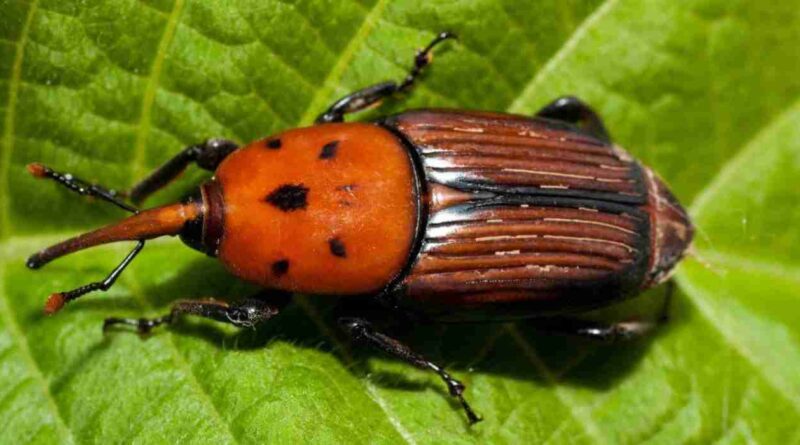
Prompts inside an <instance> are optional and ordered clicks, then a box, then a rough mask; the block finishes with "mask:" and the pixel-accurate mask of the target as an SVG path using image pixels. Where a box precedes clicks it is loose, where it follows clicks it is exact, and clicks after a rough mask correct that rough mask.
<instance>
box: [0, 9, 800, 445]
mask: <svg viewBox="0 0 800 445" xmlns="http://www.w3.org/2000/svg"><path fill="white" fill-rule="evenodd" d="M799 6H800V3H798V2H797V1H796V0H792V1H784V2H778V3H775V2H751V1H746V0H738V1H737V0H734V1H721V0H686V1H681V2H675V1H672V0H652V1H644V0H640V1H634V0H631V1H624V0H605V1H601V0H571V1H556V0H542V1H539V2H536V4H535V5H532V4H530V2H526V1H521V0H454V1H449V2H427V1H422V0H402V1H388V0H361V1H358V0H345V1H320V0H298V1H291V2H285V1H273V0H269V1H260V0H259V1H257V0H239V1H227V0H216V1H198V0H147V1H139V2H137V1H133V0H102V1H97V2H88V3H87V2H82V1H77V0H76V1H72V0H29V1H22V0H0V122H2V124H1V126H2V133H0V136H1V137H2V141H0V150H1V151H0V442H3V443H88V442H102V443H108V442H115V443H118V442H124V443H129V442H143V443H175V442H186V441H193V442H200V443H295V442H313V443H420V444H422V443H487V442H488V443H541V442H544V443H676V442H683V443H711V442H715V441H717V442H720V443H741V442H748V443H749V442H761V443H797V442H798V441H800V433H798V429H797V424H798V422H800V249H798V246H800V231H799V230H798V227H800V185H799V184H798V181H797V178H798V176H800V130H798V129H800V105H799V103H800V102H799V101H798V97H799V94H798V93H800V77H798V76H797V75H796V74H797V72H799V69H800V54H799V53H798V50H797V48H798V45H797V42H798V41H800V7H799ZM444 29H447V30H453V31H455V32H457V33H458V34H459V35H460V37H461V39H460V40H459V42H457V43H455V44H448V45H445V46H443V47H442V48H440V49H439V50H437V53H436V63H434V65H433V66H432V68H431V69H430V70H429V71H428V72H427V73H426V74H425V75H424V76H423V78H422V80H421V82H420V83H419V84H418V85H417V87H416V88H415V90H414V91H413V93H412V94H410V95H408V96H407V97H406V98H404V99H405V100H403V101H390V102H389V103H387V104H385V105H384V106H383V107H382V108H380V109H379V110H377V111H375V112H377V113H388V112H392V111H397V110H401V109H403V108H405V107H419V106H440V107H442V106H443V107H463V108H472V109H487V110H507V111H513V112H518V113H523V114H532V113H534V112H535V110H537V109H538V108H539V107H541V106H542V105H544V104H546V103H547V102H549V101H551V100H553V99H554V98H556V97H558V96H560V95H564V94H573V95H577V96H580V97H582V98H584V99H585V100H586V101H587V102H589V103H591V104H592V105H593V106H594V107H595V108H596V109H597V110H598V112H599V113H600V114H601V115H602V116H603V117H604V118H605V120H606V124H607V126H608V128H609V129H610V131H611V133H612V135H613V136H614V138H615V140H616V141H617V142H618V143H619V144H620V145H622V146H624V147H626V148H627V149H628V150H629V151H631V152H632V153H633V154H635V155H636V156H637V157H639V158H640V159H642V161H643V162H644V163H646V164H648V165H650V166H652V167H653V168H654V169H655V170H656V171H657V172H658V173H659V174H660V175H661V176H662V177H663V178H664V179H665V181H666V182H667V183H669V184H670V185H671V187H672V188H673V190H674V191H675V193H676V194H677V195H678V197H679V198H680V199H681V201H682V202H684V203H686V204H687V206H688V207H689V208H691V213H692V215H693V217H694V219H695V222H696V224H697V227H698V234H697V240H696V245H695V249H694V255H693V257H692V258H689V259H687V260H686V261H685V263H684V265H683V266H682V267H681V268H680V270H679V272H678V274H677V278H678V283H679V291H678V293H677V294H676V298H675V299H674V304H673V307H672V309H671V313H670V314H671V322H670V323H669V324H668V325H666V326H665V327H664V328H663V329H660V330H659V332H658V334H657V335H655V336H653V337H652V338H650V339H648V340H645V341H639V342H633V343H628V344H620V345H614V346H611V347H598V346H596V345H593V344H588V343H584V342H581V341H577V340H574V339H565V338H560V337H553V336H547V335H542V334H540V333H537V332H536V331H535V330H534V329H533V328H532V327H531V326H530V325H529V324H525V323H519V324H511V325H505V324H498V325H472V326H450V327H426V328H422V329H419V330H415V332H414V333H413V335H412V343H414V344H415V346H416V347H417V348H418V349H420V350H421V351H423V352H424V353H425V354H427V355H429V356H430V357H432V358H435V359H436V360H438V361H440V362H442V363H444V364H447V365H448V367H449V368H451V369H452V371H453V373H454V374H455V375H456V376H458V377H460V378H462V379H463V381H464V382H465V383H466V385H467V387H468V391H467V396H468V397H469V399H470V401H471V402H472V403H473V405H474V406H475V408H476V409H477V410H478V411H479V412H480V413H481V414H482V415H483V416H484V417H485V419H486V420H485V421H484V422H482V423H480V424H478V425H477V426H475V427H473V428H469V427H467V426H466V425H465V421H464V418H463V414H462V413H461V412H460V411H459V410H458V408H457V406H456V405H454V404H453V403H452V402H451V401H450V400H448V399H447V397H446V392H445V389H444V388H443V387H442V385H441V383H440V382H439V381H438V380H436V379H435V378H434V377H431V376H429V375H427V374H426V373H423V372H421V371H419V370H416V369H413V368H411V367H409V366H408V365H405V364H402V363H399V362H396V361H393V360H390V359H387V358H385V357H383V356H380V355H374V354H371V353H370V352H366V351H361V350H358V349H352V348H350V347H349V346H348V345H347V343H346V342H345V341H344V340H345V339H344V338H343V337H342V336H341V334H340V333H338V332H337V330H336V327H335V325H334V324H333V323H331V317H330V310H331V303H330V302H329V301H327V300H325V299H319V298H311V297H304V296H300V297H298V298H297V299H296V301H295V304H293V305H292V306H290V307H289V308H288V309H287V310H286V311H285V313H284V314H282V315H281V317H279V318H277V319H275V320H273V322H270V323H269V324H268V325H267V326H264V327H263V328H259V329H258V330H257V331H250V330H245V331H238V330H236V329H230V328H227V327H224V326H218V325H216V324H214V323H212V322H204V321H196V320H194V321H186V322H185V323H182V324H180V325H179V326H176V327H175V328H174V329H172V330H169V331H166V330H165V331H160V332H158V333H157V334H155V335H153V336H151V337H149V338H148V339H146V340H144V341H143V340H141V339H140V338H138V337H137V336H135V335H124V334H116V335H108V336H105V337H104V336H103V335H102V333H101V332H100V326H101V324H102V320H103V318H105V317H106V316H110V315H127V316H142V315H146V316H154V315H158V314H161V313H164V312H165V311H167V310H168V307H169V305H170V302H171V301H173V300H175V299H178V298H187V297H207V296H216V297H220V298H224V297H232V298H235V297H241V296H244V295H247V294H248V293H249V292H250V291H251V290H252V289H251V288H249V287H248V286H247V285H244V284H242V283H239V282H238V281H236V280H235V279H233V278H231V277H230V276H229V275H228V274H227V273H226V272H225V271H224V270H223V269H222V267H221V266H220V265H219V264H217V263H216V262H215V261H213V260H211V259H208V258H205V257H202V256H201V255H199V254H197V253H196V252H193V251H189V250H188V249H185V248H183V247H182V246H181V245H180V243H179V242H178V241H177V240H165V241H156V242H151V243H149V244H148V247H147V248H146V249H145V251H144V252H143V253H142V255H141V256H140V258H139V259H137V261H136V262H135V263H134V265H133V266H132V267H131V268H130V269H129V270H128V271H126V273H125V274H124V275H123V276H122V278H121V279H120V281H119V282H118V283H117V284H116V285H115V286H114V287H113V288H112V289H111V290H110V291H109V292H107V293H106V294H98V295H91V296H87V297H86V298H84V299H82V300H81V301H80V302H76V303H75V304H72V305H70V307H69V308H68V309H67V310H65V311H63V313H60V314H59V315H58V316H57V317H52V318H45V317H44V316H42V315H41V306H42V303H43V301H44V298H45V297H46V296H47V295H48V294H49V293H51V292H53V291H56V290H63V289H69V288H72V287H75V286H77V285H81V284H84V283H86V282H88V281H91V280H95V279H98V278H100V277H102V276H104V275H105V274H106V273H108V271H109V270H110V269H111V268H112V267H113V266H114V265H115V264H116V263H117V262H118V261H119V260H120V259H121V258H122V256H124V255H125V253H126V251H127V250H126V249H128V248H130V246H127V245H124V244H121V245H114V246H108V247H102V248H97V249H92V250H90V251H86V252H82V253H80V254H76V255H74V256H72V257H70V258H68V259H64V260H60V261H57V262H54V263H53V264H51V265H48V266H47V267H46V268H44V269H43V270H41V271H37V272H36V273H34V272H31V271H29V270H27V269H25V267H24V264H23V262H24V259H25V257H26V256H27V255H28V254H29V253H31V252H33V251H35V250H37V249H39V248H41V247H42V246H44V245H47V244H49V243H51V242H53V241H56V240H59V239H61V238H63V237H65V236H69V235H72V234H74V233H77V232H78V231H81V230H87V229H89V228H92V227H96V226H98V225H100V224H103V223H106V222H108V221H110V220H113V219H115V218H118V217H120V216H121V215H120V212H119V211H118V210H117V209H114V208H111V207H110V206H107V205H103V204H102V203H98V202H86V201H85V200H82V199H81V198H78V197H75V196H72V195H70V194H68V193H67V192H66V191H64V190H61V189H58V188H56V187H55V186H54V185H53V184H46V183H37V182H35V181H34V180H33V179H32V178H31V177H29V176H28V174H27V173H26V172H25V169H24V166H25V164H27V163H29V162H32V161H41V162H44V163H46V164H48V165H52V166H54V167H57V168H58V169H60V170H64V171H69V172H71V173H74V174H76V175H78V176H80V177H83V178H86V179H89V180H92V181H98V182H100V183H102V184H106V185H109V186H112V187H118V188H124V187H126V186H127V185H129V184H131V183H132V182H133V181H134V180H135V179H136V178H140V177H142V176H143V175H144V174H146V172H148V171H149V170H150V169H152V168H153V167H155V166H156V165H158V164H160V163H161V162H163V161H165V160H166V159H168V158H169V157H170V156H171V155H172V154H174V153H176V152H177V151H178V150H179V149H180V148H182V147H183V146H186V145H188V144H191V143H194V142H197V141H199V140H202V139H205V138H207V137H210V136H219V137H227V138H232V139H234V140H237V141H242V142H245V141H248V140H251V139H254V138H257V137H262V136H264V135H267V134H270V133H273V132H277V131H280V130H282V129H286V128H291V127H295V126H298V125H306V124H309V123H310V122H311V121H313V118H314V117H315V116H316V114H317V113H319V112H321V111H322V110H323V109H324V108H325V107H326V106H327V105H328V104H329V103H330V102H331V101H332V100H334V99H336V98H338V97H340V96H341V95H343V94H345V93H347V92H349V91H352V90H353V89H355V88H358V87H362V86H365V85H368V84H371V83H375V82H378V81H382V80H386V79H388V78H391V79H399V78H401V76H403V75H404V71H405V70H406V69H407V68H408V66H409V64H410V62H411V60H412V57H413V51H414V49H415V48H417V47H419V46H422V45H423V44H425V43H426V42H427V41H428V40H430V39H431V38H432V37H433V35H434V34H435V33H436V32H438V31H440V30H444ZM375 112H370V113H375ZM203 177H204V175H203V174H202V173H200V172H196V171H192V172H191V173H189V174H186V175H184V177H183V178H181V179H180V180H179V181H177V183H176V184H174V185H173V186H171V187H170V189H169V190H168V191H165V192H164V193H162V194H160V195H159V196H158V197H156V198H154V199H153V200H151V203H153V204H157V203H163V202H168V201H171V200H175V199H177V198H179V197H180V196H181V194H182V193H184V192H186V191H188V190H189V189H190V187H191V185H192V184H193V183H196V182H197V181H198V180H200V179H201V178H203ZM661 295H662V294H661V292H660V291H659V290H656V291H653V292H649V293H647V294H645V295H644V296H643V297H642V298H640V299H638V301H634V302H632V303H631V304H629V305H626V307H625V308H623V309H622V311H626V310H627V311H629V312H630V311H633V312H634V313H639V312H642V313H645V312H647V311H650V310H651V309H652V308H653V307H656V308H657V306H658V304H659V303H658V302H659V301H660V298H661ZM601 315H602V314H601Z"/></svg>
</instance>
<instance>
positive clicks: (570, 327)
mask: <svg viewBox="0 0 800 445" xmlns="http://www.w3.org/2000/svg"><path fill="white" fill-rule="evenodd" d="M658 324H659V323H658V322H656V321H641V320H631V321H625V322H617V323H600V322H594V321H589V320H581V319H578V318H567V317H552V318H545V319H542V320H536V321H535V322H534V325H533V326H534V327H535V328H536V329H538V330H541V331H543V332H548V333H553V334H565V335H571V336H576V337H583V338H587V339H589V340H595V341H599V342H602V343H613V342H615V341H619V340H631V339H634V338H638V337H642V336H644V335H646V334H648V333H650V332H651V331H653V329H655V328H656V326H657V325H658Z"/></svg>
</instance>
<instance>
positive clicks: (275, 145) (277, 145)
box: [267, 139, 281, 150]
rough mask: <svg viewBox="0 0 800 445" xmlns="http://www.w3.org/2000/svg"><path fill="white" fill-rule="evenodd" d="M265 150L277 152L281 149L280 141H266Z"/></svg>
mask: <svg viewBox="0 0 800 445" xmlns="http://www.w3.org/2000/svg"><path fill="white" fill-rule="evenodd" d="M267 148H269V149H270V150H277V149H279V148H281V140H280V139H270V140H268V141H267Z"/></svg>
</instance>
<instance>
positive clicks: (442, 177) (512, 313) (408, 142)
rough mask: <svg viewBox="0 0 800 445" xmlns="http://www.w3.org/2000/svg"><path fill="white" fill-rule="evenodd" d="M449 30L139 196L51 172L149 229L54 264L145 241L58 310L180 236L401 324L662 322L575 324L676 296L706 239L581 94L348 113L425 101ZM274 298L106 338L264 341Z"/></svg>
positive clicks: (420, 360)
mask: <svg viewBox="0 0 800 445" xmlns="http://www.w3.org/2000/svg"><path fill="white" fill-rule="evenodd" d="M450 37H453V35H452V34H450V33H447V32H444V33H441V34H439V35H438V36H437V37H436V38H435V39H434V40H433V41H432V42H431V43H430V44H429V45H428V46H427V47H425V48H424V49H422V50H420V51H418V52H417V54H416V57H415V58H414V65H413V68H412V69H411V71H410V72H409V73H408V75H407V76H406V77H405V78H404V79H403V80H402V81H401V82H392V81H388V82H382V83H378V84H376V85H372V86H369V87H367V88H364V89H362V90H359V91H356V92H354V93H352V94H349V95H347V96H345V97H343V98H341V99H339V100H338V101H336V102H335V103H334V104H333V105H331V106H330V108H328V109H327V110H326V111H325V112H324V113H322V114H321V115H320V116H319V117H318V118H317V120H316V123H315V125H313V126H310V127H307V128H298V129H292V130H288V131H285V132H283V133H280V134H276V135H273V136H270V137H267V138H265V139H261V140H257V141H255V142H251V143H250V144H247V145H245V146H243V147H239V146H237V144H235V143H233V142H231V141H228V140H223V139H209V140H207V141H205V142H203V143H201V144H198V145H192V146H190V147H188V148H186V149H184V150H183V151H181V152H180V153H178V155H177V156H175V157H174V158H172V159H170V160H169V161H168V162H166V163H165V164H163V165H162V166H161V167H159V168H157V169H156V170H155V171H154V172H153V173H151V174H150V175H149V176H148V177H146V178H145V179H144V180H142V181H141V182H139V183H138V184H136V185H135V186H134V187H133V188H131V189H130V190H129V191H126V192H122V193H117V192H115V191H113V190H111V189H108V188H105V187H102V186H99V185H97V184H91V183H88V182H86V181H83V180H80V179H78V178H76V177H75V176H73V175H70V174H64V173H59V172H57V171H55V170H52V169H50V168H48V167H45V166H43V165H41V164H31V165H29V166H28V170H29V171H30V172H31V173H32V174H33V175H34V176H36V177H41V178H50V179H53V180H55V181H57V182H59V183H60V184H62V185H63V186H66V187H67V188H69V189H71V190H73V191H75V192H77V193H80V194H83V195H90V196H94V197H97V198H100V199H103V200H105V201H108V202H110V203H112V204H115V205H117V206H119V207H120V208H122V209H124V210H127V211H129V212H131V213H133V215H132V216H130V217H128V218H126V219H123V220H122V221H120V222H118V223H116V224H111V225H108V226H106V227H103V228H100V229H98V230H95V231H92V232H88V233H85V234H82V235H80V236H77V237H75V238H72V239H69V240H66V241H64V242H61V243H58V244H55V245H53V246H51V247H48V248H46V249H44V250H42V251H40V252H38V253H36V254H34V255H33V256H31V257H30V258H29V259H28V261H27V265H28V267H30V268H32V269H36V268H39V267H41V266H43V265H44V264H46V263H48V262H50V261H52V260H53V259H55V258H58V257H60V256H63V255H66V254H69V253H72V252H75V251H77V250H81V249H85V248H88V247H91V246H96V245H98V244H104V243H111V242H117V241H124V240H132V241H137V244H136V246H135V247H134V249H133V250H132V251H131V252H130V253H129V254H128V255H127V256H126V257H125V259H124V260H123V261H122V262H121V263H120V264H119V265H118V266H117V267H116V268H115V269H114V270H113V271H112V272H111V274H110V275H108V277H106V278H105V279H104V280H103V281H100V282H96V283H91V284H88V285H85V286H81V287H79V288H77V289H73V290H70V291H66V292H58V293H54V294H52V295H51V296H50V297H49V299H48V300H47V303H46V305H45V312H46V313H47V314H53V313H55V312H57V311H58V310H60V309H61V308H62V307H63V306H64V304H65V303H67V302H69V301H72V300H74V299H76V298H78V297H80V296H81V295H84V294H86V293H88V292H91V291H95V290H102V291H105V290H108V289H109V288H110V287H111V286H112V285H113V284H114V281H115V280H116V279H117V278H118V277H119V276H120V274H121V273H122V272H123V270H124V269H125V267H126V266H127V265H128V264H130V262H131V261H132V260H133V259H134V257H135V256H136V255H137V254H138V253H139V252H140V251H141V250H142V247H143V246H144V243H145V240H148V239H151V238H155V237H159V236H164V235H172V236H174V235H178V236H180V238H181V239H182V240H183V241H184V242H185V243H186V244H187V245H189V246H190V247H192V248H194V249H197V250H199V251H201V252H204V253H206V254H208V255H210V256H213V257H216V258H218V259H219V260H220V261H221V262H222V263H223V264H224V265H225V267H226V268H227V269H228V270H230V272H231V273H232V274H233V275H235V276H237V277H239V278H242V279H244V280H247V281H250V282H253V283H257V284H258V285H260V286H262V287H264V288H265V289H274V290H276V291H284V292H303V293H310V294H326V295H335V296H340V297H346V296H349V297H351V299H352V301H359V300H358V298H361V299H362V300H360V301H365V300H364V299H367V301H369V302H370V303H371V302H378V303H380V305H381V307H383V308H384V310H385V311H388V313H389V314H391V315H393V316H395V315H400V314H410V315H413V319H414V320H427V321H434V322H463V321H472V322H481V321H483V322H487V321H498V320H509V319H521V318H531V319H534V323H538V324H540V325H541V326H543V327H544V328H545V329H547V330H550V331H560V332H565V333H573V334H577V335H582V336H585V337H590V338H597V339H602V340H611V339H614V338H619V337H629V336H632V335H636V334H640V333H642V332H644V331H645V330H647V329H648V328H649V327H652V325H654V323H655V322H651V323H647V322H637V323H630V322H627V323H616V324H610V325H603V324H600V323H597V322H588V321H580V320H578V319H575V318H572V314H575V313H579V312H581V311H586V310H590V309H594V308H598V307H602V306H606V305H609V304H611V303H614V302H617V301H619V300H621V299H624V298H626V297H631V296H634V295H636V294H638V293H640V292H642V291H643V290H645V289H647V288H649V287H651V286H654V285H656V284H659V283H661V282H663V281H665V280H666V279H667V278H668V277H669V275H670V273H671V271H672V270H673V268H674V266H675V264H676V263H677V262H678V261H679V260H680V259H681V258H682V257H683V255H684V254H685V252H686V250H687V248H688V246H689V244H690V243H691V240H692V236H693V227H692V224H691V222H690V220H689V217H688V216H687V214H686V212H685V211H684V209H683V208H682V207H681V205H680V204H679V203H678V201H677V200H676V199H675V198H674V197H673V195H672V194H671V193H670V192H669V190H668V189H667V187H666V186H665V185H664V183H663V182H662V181H661V180H660V179H659V178H658V177H657V176H656V174H655V173H653V171H652V170H650V169H649V168H647V167H645V166H643V165H642V164H640V163H639V162H637V161H636V160H635V159H634V158H633V157H632V156H631V155H629V154H628V153H627V152H625V151H624V150H623V149H621V148H620V147H618V146H616V145H614V144H613V143H612V142H611V140H610V138H609V135H608V132H607V131H606V129H605V126H604V124H603V122H602V121H601V119H600V118H599V117H598V116H597V114H595V112H594V111H593V110H592V109H591V108H590V107H588V106H587V105H586V104H584V103H583V102H582V101H580V100H579V99H577V98H575V97H563V98H560V99H557V100H555V101H554V102H552V103H551V104H549V105H547V106H545V107H544V108H543V109H541V110H540V111H539V112H538V113H537V114H536V115H535V116H533V117H526V116H518V115H512V114H503V113H491V112H483V111H464V110H454V109H450V110H444V109H430V110H413V111H406V112H402V113H399V114H395V115H392V116H388V117H381V118H378V119H375V120H373V121H371V122H352V123H345V122H344V116H345V115H346V114H349V113H353V112H357V111H360V110H364V109H366V108H369V107H372V106H375V105H377V104H379V103H380V102H381V101H382V100H384V99H386V98H388V97H391V96H394V95H396V94H398V93H403V92H405V91H407V90H409V89H410V88H411V86H412V85H413V84H414V81H415V80H416V78H417V77H418V75H419V74H420V72H421V71H422V70H423V69H424V68H425V67H426V66H427V65H428V64H429V63H430V61H431V57H430V54H431V50H432V49H433V47H434V46H436V45H437V44H438V43H440V42H442V41H444V40H446V39H448V38H450ZM190 163H195V164H197V165H198V166H200V167H201V168H204V169H206V170H210V171H213V172H214V176H213V177H212V178H211V179H210V180H208V181H206V182H204V183H203V184H201V185H200V186H199V188H198V189H197V190H196V192H194V193H192V194H190V195H189V196H187V197H186V198H185V199H184V200H182V201H181V202H180V203H176V204H171V205H166V206H162V207H157V208H151V209H147V210H139V209H138V208H137V207H136V205H138V204H139V203H141V202H142V201H143V200H144V199H145V198H146V197H147V196H149V195H150V194H151V193H153V192H155V191H156V190H158V189H160V188H161V187H163V186H164V185H166V184H167V183H168V182H169V181H170V180H172V179H173V178H175V177H176V176H177V175H179V174H180V173H181V172H182V171H183V170H184V169H185V168H186V167H187V166H188V165H189V164H190ZM269 295H270V294H269V293H265V294H263V295H259V296H256V297H253V298H249V299H246V300H244V301H240V302H236V303H224V302H220V301H208V300H185V301H179V302H177V303H176V304H175V305H174V306H173V307H172V310H171V311H170V312H169V313H168V314H166V315H164V316H162V317H159V318H153V319H147V318H141V319H125V318H109V319H107V320H106V321H105V324H104V329H106V328H108V327H110V326H113V325H131V326H133V327H135V328H136V329H137V330H138V331H139V332H142V333H145V332H149V331H150V330H151V329H152V328H153V327H155V326H158V325H161V324H168V323H173V322H175V321H176V319H177V318H179V316H181V315H195V316H200V317H208V318H211V319H214V320H217V321H221V322H226V323H231V324H233V325H236V326H241V327H251V326H254V325H256V324H258V323H262V322H264V321H266V320H268V319H270V318H271V317H273V316H275V315H276V314H278V312H279V311H280V309H281V308H282V306H283V305H284V304H285V303H286V302H287V301H288V299H286V298H283V299H281V298H274V299H271V298H269ZM339 324H340V326H341V327H342V328H343V330H344V331H345V332H347V333H348V334H350V335H351V336H352V337H353V338H354V339H355V340H358V341H361V342H364V343H367V344H369V345H371V346H374V347H377V348H378V349H381V350H383V351H384V352H386V353H388V354H391V355H393V356H395V357H397V358H399V359H401V360H404V361H407V362H409V363H411V364H413V365H415V366H418V367H420V368H423V369H428V370H430V371H433V372H435V373H436V374H438V375H439V376H440V377H441V378H442V379H443V381H444V383H445V384H446V385H447V387H448V389H449V392H450V394H451V395H452V396H453V397H456V398H457V399H458V400H459V401H460V403H461V405H462V406H463V408H464V410H465V412H466V414H467V417H468V419H469V421H470V423H473V422H476V421H478V420H479V419H480V418H479V417H478V416H477V415H476V414H475V413H474V412H473V410H472V409H471V408H470V406H469V404H468V403H467V402H466V401H465V400H464V397H463V392H464V385H463V384H461V382H459V381H458V380H456V379H455V378H453V377H451V376H450V375H449V374H448V373H447V372H446V371H445V370H444V369H443V368H442V367H441V366H438V365H436V364H434V363H432V362H430V361H428V360H427V359H425V358H424V357H422V356H421V355H419V354H417V353H415V352H414V351H412V350H411V349H410V348H409V347H408V346H406V345H404V344H403V343H401V342H399V341H398V340H395V339H394V338H392V337H390V336H389V335H387V334H385V333H383V332H382V331H381V330H380V329H379V328H378V327H377V324H373V323H371V322H370V320H368V319H367V318H365V317H363V316H343V317H341V318H340V319H339Z"/></svg>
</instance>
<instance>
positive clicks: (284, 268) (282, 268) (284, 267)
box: [272, 260, 289, 277]
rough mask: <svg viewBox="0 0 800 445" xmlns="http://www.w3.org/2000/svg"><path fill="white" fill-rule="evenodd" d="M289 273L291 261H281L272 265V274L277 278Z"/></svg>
mask: <svg viewBox="0 0 800 445" xmlns="http://www.w3.org/2000/svg"><path fill="white" fill-rule="evenodd" d="M286 272H289V260H279V261H275V262H274V263H272V274H273V275H275V276H276V277H280V276H283V275H286Z"/></svg>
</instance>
